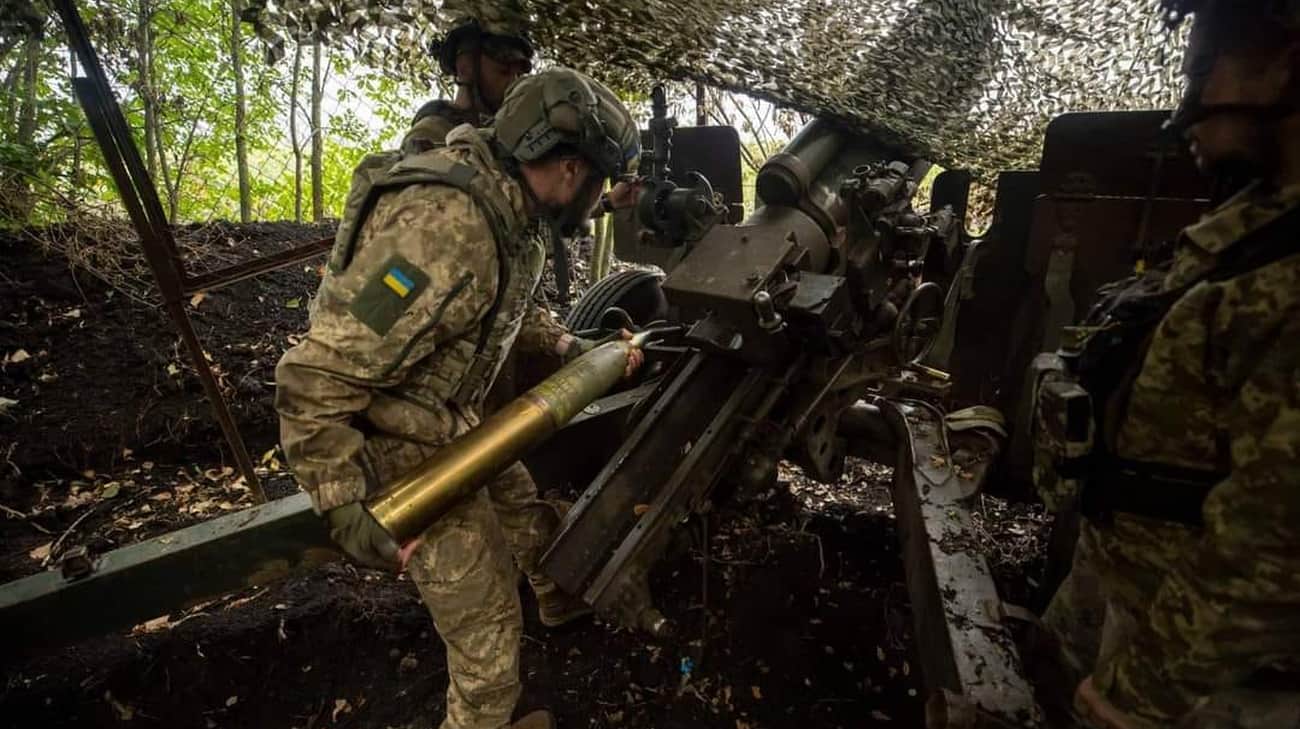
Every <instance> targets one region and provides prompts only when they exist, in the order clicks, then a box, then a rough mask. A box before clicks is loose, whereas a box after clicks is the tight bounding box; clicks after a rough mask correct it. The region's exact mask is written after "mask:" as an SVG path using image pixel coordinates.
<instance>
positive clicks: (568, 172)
mask: <svg viewBox="0 0 1300 729" xmlns="http://www.w3.org/2000/svg"><path fill="white" fill-rule="evenodd" d="M562 162H563V164H564V168H563V169H564V182H565V184H566V185H568V186H571V187H573V189H575V190H576V189H577V188H578V185H580V184H582V181H583V180H584V179H586V177H587V161H586V160H584V159H583V158H581V157H565V158H563V160H562Z"/></svg>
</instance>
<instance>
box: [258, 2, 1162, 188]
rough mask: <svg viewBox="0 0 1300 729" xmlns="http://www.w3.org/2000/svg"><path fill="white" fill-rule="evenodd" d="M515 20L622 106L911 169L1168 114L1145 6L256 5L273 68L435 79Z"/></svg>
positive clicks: (958, 162)
mask: <svg viewBox="0 0 1300 729" xmlns="http://www.w3.org/2000/svg"><path fill="white" fill-rule="evenodd" d="M467 14H468V15H473V16H478V17H500V16H501V15H502V14H506V15H508V16H511V17H516V16H517V17H519V18H521V19H522V20H523V22H525V23H526V24H527V27H528V28H529V33H530V34H531V36H532V38H533V41H534V43H535V44H536V45H537V47H538V48H539V49H540V51H541V53H542V55H543V56H544V57H545V58H547V59H548V60H550V61H552V62H556V63H561V64H564V65H569V66H573V67H576V68H579V69H581V70H584V71H586V72H588V73H590V74H592V75H593V76H595V77H597V78H600V79H602V80H604V81H606V82H609V83H611V84H612V85H614V86H615V87H617V88H621V89H628V90H639V91H642V92H644V91H648V89H649V88H650V86H651V85H652V84H653V83H654V82H656V81H659V80H663V79H665V78H667V79H675V80H688V79H689V80H694V81H698V82H703V83H705V84H708V85H710V86H714V87H717V88H721V89H726V90H729V91H738V92H743V93H746V94H749V95H752V96H756V97H759V98H763V99H766V100H769V101H771V102H773V103H776V104H778V105H780V106H784V107H788V108H793V109H796V110H799V111H803V112H808V113H813V114H818V115H822V116H829V117H833V118H836V119H838V120H840V121H842V122H844V123H846V124H849V125H851V126H853V127H855V128H858V129H861V130H862V131H865V132H867V133H870V134H873V135H875V136H876V137H878V138H880V139H881V141H883V142H885V143H887V144H892V145H896V146H897V147H898V148H899V149H900V151H901V152H903V153H905V154H914V155H917V156H924V157H928V158H930V159H932V160H935V161H937V162H940V163H942V164H944V165H946V166H949V167H965V168H969V169H973V170H976V171H978V172H982V173H988V172H992V171H994V170H999V169H1013V168H1026V167H1034V166H1036V164H1037V160H1038V157H1039V148H1040V145H1041V140H1042V132H1043V129H1044V127H1045V125H1046V124H1047V122H1048V121H1049V120H1050V119H1051V118H1052V117H1053V116H1055V115H1057V114H1060V113H1062V112H1065V111H1071V110H1114V109H1141V108H1169V107H1171V106H1172V105H1173V104H1174V103H1175V101H1176V100H1177V95H1178V89H1179V79H1178V61H1179V58H1178V56H1179V54H1180V52H1181V51H1180V44H1179V43H1178V42H1177V41H1176V39H1175V38H1173V37H1172V36H1171V34H1170V32H1169V31H1168V30H1167V29H1166V27H1165V25H1164V23H1163V22H1162V19H1161V14H1160V12H1159V9H1158V3H1157V2H1156V0H515V1H514V2H510V3H508V4H503V3H501V2H472V1H470V2H465V1H459V2H450V1H449V2H446V3H443V2H434V1H433V0H278V2H277V0H254V2H253V3H252V4H251V5H250V6H249V7H248V9H247V11H246V13H245V16H244V17H245V19H246V20H250V21H252V22H253V23H254V24H255V25H256V26H257V28H258V31H259V33H260V34H261V35H262V37H263V38H264V39H266V40H267V41H268V42H269V45H268V48H269V49H270V50H271V52H272V53H274V52H275V49H276V48H277V47H279V46H281V45H282V44H283V40H284V39H285V38H287V37H292V38H296V39H299V40H305V39H311V40H318V41H320V40H323V41H325V42H328V43H330V44H331V45H336V46H341V47H345V48H347V49H349V50H350V51H352V52H355V53H357V54H358V55H360V56H361V57H363V58H364V59H366V60H367V61H368V62H370V63H375V64H379V65H381V66H382V67H384V68H386V69H390V70H391V71H392V72H394V73H401V74H408V75H411V76H414V77H426V78H427V77H429V76H431V75H432V74H433V73H435V72H436V65H435V63H434V62H433V61H432V59H431V57H430V54H429V51H428V47H429V43H430V41H431V40H433V39H435V38H437V37H438V36H440V35H441V34H442V33H443V32H445V30H446V29H447V28H448V27H449V26H450V24H451V23H452V22H453V21H454V20H455V19H456V18H458V17H462V16H464V15H467Z"/></svg>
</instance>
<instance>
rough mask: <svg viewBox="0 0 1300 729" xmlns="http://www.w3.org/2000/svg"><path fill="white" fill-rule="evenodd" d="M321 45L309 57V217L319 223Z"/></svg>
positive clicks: (322, 211)
mask: <svg viewBox="0 0 1300 729" xmlns="http://www.w3.org/2000/svg"><path fill="white" fill-rule="evenodd" d="M321 55H322V51H321V45H320V44H319V43H317V44H316V45H315V46H314V47H313V48H312V57H311V219H312V220H314V221H316V222H317V223H319V222H320V221H322V220H324V219H325V191H324V190H322V189H321V185H322V184H324V180H323V179H322V178H323V177H324V170H323V169H322V166H323V164H324V162H323V159H324V156H325V149H324V147H325V139H324V132H323V130H321V126H320V105H321V95H322V94H324V92H325V79H324V75H323V74H322V70H323V69H322V68H321Z"/></svg>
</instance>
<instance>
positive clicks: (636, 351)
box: [618, 329, 645, 379]
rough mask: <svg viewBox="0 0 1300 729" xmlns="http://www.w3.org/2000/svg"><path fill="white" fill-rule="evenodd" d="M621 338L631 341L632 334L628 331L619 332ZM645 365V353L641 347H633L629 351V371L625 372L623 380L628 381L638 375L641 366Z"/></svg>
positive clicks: (621, 330)
mask: <svg viewBox="0 0 1300 729" xmlns="http://www.w3.org/2000/svg"><path fill="white" fill-rule="evenodd" d="M618 333H619V336H621V337H623V338H624V339H631V338H632V332H629V331H628V330H626V329H620V330H618ZM644 363H645V352H644V351H643V350H642V349H641V348H640V347H633V348H631V349H629V350H628V351H627V369H625V370H623V379H627V378H629V377H631V376H632V375H634V374H636V371H637V370H638V369H641V365H642V364H644Z"/></svg>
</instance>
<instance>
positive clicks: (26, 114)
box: [0, 35, 41, 223]
mask: <svg viewBox="0 0 1300 729" xmlns="http://www.w3.org/2000/svg"><path fill="white" fill-rule="evenodd" d="M40 50H41V40H40V38H37V37H36V36H35V35H33V36H30V37H28V39H27V43H26V48H25V51H26V52H25V54H24V57H23V58H22V60H21V61H20V62H21V64H22V66H23V70H22V97H21V98H20V99H19V100H18V101H17V103H16V104H15V105H16V106H17V107H18V112H17V115H16V116H17V122H18V124H17V126H18V135H17V137H16V139H15V141H17V142H18V144H20V145H22V146H23V147H26V148H27V149H29V150H31V153H32V154H33V155H35V154H36V149H35V146H36V70H37V62H38V61H39V60H40ZM32 172H33V173H35V172H36V171H35V170H32ZM31 214H32V186H31V180H30V179H29V178H28V176H27V175H25V174H22V173H21V172H20V173H18V174H11V173H9V172H8V171H5V172H4V173H3V174H0V219H9V220H17V221H21V222H24V223H25V222H27V221H28V220H30V219H31Z"/></svg>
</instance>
